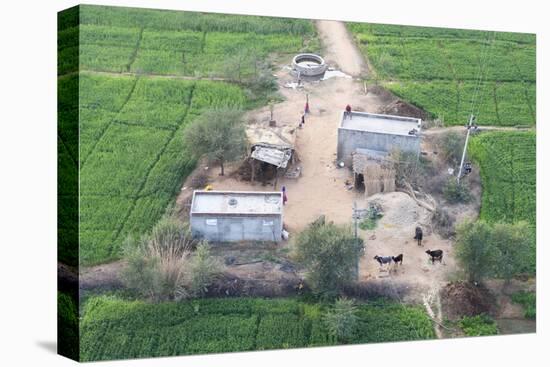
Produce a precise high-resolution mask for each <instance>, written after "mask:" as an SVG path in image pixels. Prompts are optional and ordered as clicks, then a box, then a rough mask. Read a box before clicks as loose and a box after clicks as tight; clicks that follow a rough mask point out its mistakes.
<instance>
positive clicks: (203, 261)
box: [189, 242, 221, 296]
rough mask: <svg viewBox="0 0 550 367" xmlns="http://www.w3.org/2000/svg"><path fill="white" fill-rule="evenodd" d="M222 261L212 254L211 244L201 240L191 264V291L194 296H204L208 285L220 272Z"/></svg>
mask: <svg viewBox="0 0 550 367" xmlns="http://www.w3.org/2000/svg"><path fill="white" fill-rule="evenodd" d="M220 268H221V265H220V263H219V262H218V261H217V260H216V259H215V258H213V257H212V255H211V254H210V246H209V245H208V243H206V242H201V243H199V244H198V246H197V250H196V251H195V253H194V254H193V257H192V258H191V261H190V264H189V292H190V293H191V295H193V296H202V295H204V294H205V293H206V292H207V291H208V286H210V284H211V283H212V281H213V279H214V277H215V276H216V275H217V274H218V273H219V272H220Z"/></svg>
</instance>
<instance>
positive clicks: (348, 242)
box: [294, 217, 363, 297]
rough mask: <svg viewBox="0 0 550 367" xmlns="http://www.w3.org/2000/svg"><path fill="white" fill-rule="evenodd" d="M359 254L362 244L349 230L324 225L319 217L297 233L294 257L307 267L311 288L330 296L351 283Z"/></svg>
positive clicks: (307, 278) (330, 224)
mask: <svg viewBox="0 0 550 367" xmlns="http://www.w3.org/2000/svg"><path fill="white" fill-rule="evenodd" d="M362 251H363V241H362V240H361V239H360V238H359V239H358V238H355V237H354V235H353V233H352V231H351V228H349V227H342V226H337V225H335V224H334V223H332V222H330V223H325V220H324V217H321V218H320V219H318V220H317V221H315V222H313V223H311V224H310V225H309V227H308V228H307V229H305V230H303V231H302V232H300V233H299V234H298V237H297V238H296V250H295V254H294V255H295V258H296V260H297V261H298V262H300V263H301V264H303V265H304V266H305V267H306V269H307V274H306V280H307V283H308V285H309V286H310V287H311V289H312V290H313V291H314V292H315V293H317V294H322V295H325V296H329V297H332V296H334V295H336V294H337V293H338V292H340V291H341V290H342V289H343V288H344V287H345V286H346V285H348V284H350V283H351V282H352V281H353V279H354V274H355V271H356V266H357V263H358V261H359V256H360V255H361V252H362Z"/></svg>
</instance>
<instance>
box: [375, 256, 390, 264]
mask: <svg viewBox="0 0 550 367" xmlns="http://www.w3.org/2000/svg"><path fill="white" fill-rule="evenodd" d="M374 260H376V261H378V263H379V264H380V266H382V265H384V264H388V265H389V264H391V262H392V256H378V255H376V256H375V257H374Z"/></svg>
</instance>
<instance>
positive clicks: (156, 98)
mask: <svg viewBox="0 0 550 367" xmlns="http://www.w3.org/2000/svg"><path fill="white" fill-rule="evenodd" d="M80 87H81V94H80V97H81V98H80V119H81V120H80V121H81V122H80V178H81V180H80V199H81V200H80V235H81V238H80V240H81V243H80V260H81V262H82V263H83V264H93V263H98V262H104V261H108V260H112V259H116V258H117V257H118V256H119V254H120V245H121V243H122V242H123V240H124V239H125V238H126V236H127V235H128V234H130V233H137V234H139V233H143V232H145V231H147V230H149V229H150V228H151V227H152V226H153V224H155V223H156V222H157V221H158V219H159V218H160V217H161V216H162V214H163V213H164V211H165V209H166V207H167V206H168V204H169V203H170V202H171V200H173V199H174V197H175V195H176V192H177V191H178V188H179V185H180V184H181V182H182V180H183V178H184V177H185V176H186V175H188V174H189V173H190V172H191V170H192V169H193V168H194V165H195V162H194V161H193V160H192V159H190V158H188V156H189V155H188V154H186V153H185V147H184V145H183V137H182V136H183V135H182V132H183V128H184V127H185V125H186V124H187V123H188V122H189V121H191V120H192V119H194V118H195V117H197V116H198V115H200V113H201V111H203V110H204V109H205V108H212V107H217V106H220V107H221V106H233V107H237V108H242V107H243V105H244V104H245V101H246V98H245V96H244V94H243V91H242V90H241V89H240V88H239V87H237V86H235V85H230V84H226V83H221V82H211V81H191V80H176V79H156V78H149V77H133V76H102V75H93V74H92V75H90V74H87V73H85V72H84V73H81V75H80Z"/></svg>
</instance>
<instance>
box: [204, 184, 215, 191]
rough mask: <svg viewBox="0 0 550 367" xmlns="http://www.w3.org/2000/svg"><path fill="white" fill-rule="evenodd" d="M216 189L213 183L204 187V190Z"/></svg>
mask: <svg viewBox="0 0 550 367" xmlns="http://www.w3.org/2000/svg"><path fill="white" fill-rule="evenodd" d="M212 190H214V187H213V186H212V185H206V186H205V188H204V191H212Z"/></svg>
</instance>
